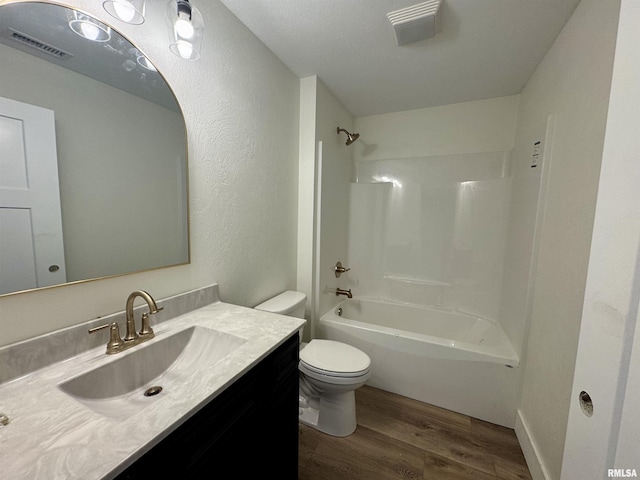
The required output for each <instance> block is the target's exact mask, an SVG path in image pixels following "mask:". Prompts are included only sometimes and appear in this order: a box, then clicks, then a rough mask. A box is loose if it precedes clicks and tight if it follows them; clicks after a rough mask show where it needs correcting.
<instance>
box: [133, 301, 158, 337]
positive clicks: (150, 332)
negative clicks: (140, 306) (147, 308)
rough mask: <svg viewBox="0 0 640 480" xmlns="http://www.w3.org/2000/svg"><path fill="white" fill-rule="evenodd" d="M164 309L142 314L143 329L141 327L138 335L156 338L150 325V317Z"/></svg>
mask: <svg viewBox="0 0 640 480" xmlns="http://www.w3.org/2000/svg"><path fill="white" fill-rule="evenodd" d="M162 308H163V307H160V308H159V309H157V310H156V311H155V312H144V313H143V314H142V327H140V332H139V333H138V335H140V336H141V337H147V338H152V337H153V336H154V333H153V328H151V325H149V315H153V314H154V313H156V312H159V311H160V310H162Z"/></svg>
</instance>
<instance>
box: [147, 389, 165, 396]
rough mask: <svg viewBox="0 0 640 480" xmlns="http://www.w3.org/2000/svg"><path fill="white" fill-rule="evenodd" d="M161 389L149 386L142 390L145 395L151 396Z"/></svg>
mask: <svg viewBox="0 0 640 480" xmlns="http://www.w3.org/2000/svg"><path fill="white" fill-rule="evenodd" d="M161 391H162V387H149V388H147V389H146V390H145V391H144V396H145V397H153V396H154V395H157V394H159V393H160V392H161Z"/></svg>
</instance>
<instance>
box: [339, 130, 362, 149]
mask: <svg viewBox="0 0 640 480" xmlns="http://www.w3.org/2000/svg"><path fill="white" fill-rule="evenodd" d="M340 132H344V133H346V134H347V143H346V144H347V145H351V144H352V143H353V142H355V141H356V140H357V139H358V137H359V136H360V134H359V133H349V132H347V131H346V130H345V129H344V128H340V127H338V135H340Z"/></svg>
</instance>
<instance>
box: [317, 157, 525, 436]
mask: <svg viewBox="0 0 640 480" xmlns="http://www.w3.org/2000/svg"><path fill="white" fill-rule="evenodd" d="M355 173H356V182H355V183H352V184H351V185H350V192H349V208H350V210H349V229H348V262H349V266H350V267H351V271H350V272H349V274H348V275H347V276H348V281H347V283H346V286H348V287H350V288H352V289H353V291H354V294H355V299H354V300H353V302H354V304H355V303H357V302H366V303H365V304H367V305H371V306H372V308H373V307H374V306H375V305H376V304H378V305H379V306H380V309H381V310H382V311H385V312H387V313H386V314H385V316H386V317H388V318H386V319H385V320H384V322H383V324H384V328H380V327H379V325H380V324H381V323H380V321H376V320H375V319H374V318H373V317H378V316H379V315H377V314H376V315H373V314H372V315H371V316H372V318H371V319H367V316H366V315H361V316H359V317H358V319H357V322H356V321H354V320H355V319H353V318H350V317H348V316H347V315H346V313H348V311H349V308H348V307H346V306H345V308H343V310H344V312H345V315H344V317H341V316H340V315H338V316H336V315H335V314H334V312H333V311H332V312H326V313H325V314H324V315H323V316H321V318H320V321H319V326H318V327H319V334H320V335H321V336H322V337H324V338H330V339H334V340H341V341H345V342H347V343H350V344H352V345H355V346H357V347H358V348H360V349H362V350H364V351H365V352H366V353H367V354H368V355H369V356H370V357H371V358H372V377H371V379H370V380H369V384H370V385H372V386H376V387H379V388H383V389H385V390H388V391H392V392H395V393H399V394H401V395H405V396H407V397H411V398H415V399H417V400H421V401H424V402H427V403H431V404H434V405H438V406H442V407H445V408H449V409H452V410H456V411H459V412H461V413H464V414H468V415H472V416H474V417H477V418H481V419H483V420H487V421H490V422H493V423H497V424H501V425H505V426H509V427H513V424H514V419H515V413H516V401H517V387H518V382H519V377H520V375H519V370H518V365H519V360H518V357H519V352H517V351H515V350H514V349H513V347H512V343H513V342H511V341H510V340H509V339H508V338H507V336H506V335H505V333H504V331H503V328H502V326H501V323H500V322H501V320H502V319H500V318H499V312H500V304H501V291H502V280H503V278H502V277H503V268H504V254H505V245H506V241H507V227H508V215H509V200H510V195H511V179H510V178H509V175H508V173H509V152H504V151H503V152H489V153H472V154H458V155H442V156H429V157H420V158H406V159H390V160H375V161H357V162H356V172H355ZM344 302H346V303H349V302H352V301H351V300H345V301H344ZM363 305H364V304H363ZM408 306H410V307H415V308H412V309H411V311H412V312H414V313H415V312H422V313H421V314H420V315H412V319H411V321H409V320H408V319H406V318H404V316H403V312H406V311H408V310H407V308H406V307H408ZM436 319H437V320H436ZM434 322H437V324H438V325H439V326H438V328H437V329H436V330H434V328H433V325H435V323H434ZM462 330H465V331H466V332H467V333H464V335H465V336H466V337H465V338H473V343H476V344H477V345H478V346H479V348H481V349H484V350H483V351H484V352H485V353H484V354H483V355H472V356H470V355H469V348H468V345H465V342H462V341H460V338H458V337H459V336H460V333H459V332H461V331H462ZM434 331H437V332H438V333H437V334H436V333H432V332H434ZM448 332H450V333H451V334H450V335H449V334H448ZM456 332H458V333H457V335H458V336H456ZM482 332H495V334H494V333H492V335H493V336H492V335H489V336H487V338H486V339H485V338H484V337H483V333H482ZM476 334H477V335H476ZM476 336H477V337H478V338H475V337H476ZM494 337H495V338H498V337H499V338H501V339H502V340H501V341H500V342H493V340H492V339H493V338H494ZM403 339H410V340H411V348H406V347H402V348H399V346H400V345H405V343H403V342H404V340H403ZM467 343H469V342H467ZM492 344H495V345H496V351H495V352H494V351H492V350H491V345H492ZM442 345H446V346H447V350H446V352H447V354H446V356H445V357H444V358H443V356H442V354H441V352H442V351H443V350H442V349H441V348H440V347H439V346H442ZM500 349H503V350H500ZM500 351H508V352H510V354H509V355H508V356H505V361H500V355H501V354H500ZM496 355H497V356H496ZM496 359H498V361H496ZM514 367H515V368H514Z"/></svg>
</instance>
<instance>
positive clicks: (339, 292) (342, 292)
mask: <svg viewBox="0 0 640 480" xmlns="http://www.w3.org/2000/svg"><path fill="white" fill-rule="evenodd" d="M337 295H345V296H346V297H347V298H353V295H352V294H351V289H349V290H343V289H341V288H336V296H337Z"/></svg>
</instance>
